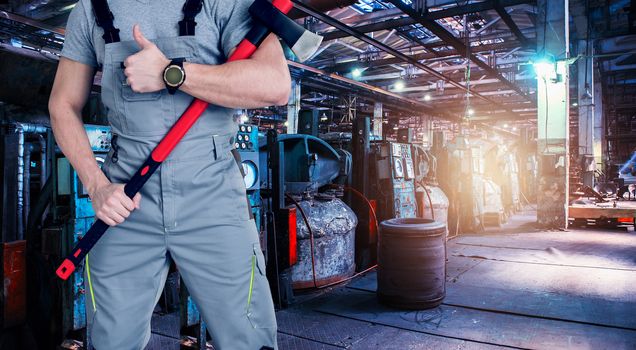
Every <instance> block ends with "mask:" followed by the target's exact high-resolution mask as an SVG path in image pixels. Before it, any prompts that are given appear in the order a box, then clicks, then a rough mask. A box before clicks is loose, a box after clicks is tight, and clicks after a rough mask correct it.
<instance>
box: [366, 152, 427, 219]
mask: <svg viewBox="0 0 636 350" xmlns="http://www.w3.org/2000/svg"><path fill="white" fill-rule="evenodd" d="M372 153H373V157H372V159H374V160H373V161H372V162H374V163H375V164H376V166H377V170H376V174H377V180H378V181H377V183H376V191H375V196H374V198H377V199H378V212H377V214H378V219H379V220H386V219H390V218H414V217H417V201H416V199H415V166H414V164H413V156H412V154H411V145H409V144H404V143H395V142H380V143H374V144H373V146H372Z"/></svg>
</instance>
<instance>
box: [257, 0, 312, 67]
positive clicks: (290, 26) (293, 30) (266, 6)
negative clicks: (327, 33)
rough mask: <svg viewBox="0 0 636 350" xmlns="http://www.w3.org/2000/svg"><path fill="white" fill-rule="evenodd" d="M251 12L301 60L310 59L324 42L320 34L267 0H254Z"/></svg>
mask: <svg viewBox="0 0 636 350" xmlns="http://www.w3.org/2000/svg"><path fill="white" fill-rule="evenodd" d="M250 14H251V15H252V17H253V18H254V20H256V21H257V22H260V24H261V25H263V26H265V27H267V28H268V29H269V30H271V31H272V33H274V34H276V35H278V37H280V38H281V39H283V41H284V42H285V44H287V46H289V47H290V48H291V50H292V52H294V54H295V55H296V57H298V60H300V61H301V62H303V61H305V60H307V59H309V57H311V56H312V55H313V54H314V52H316V50H318V47H320V44H321V43H322V37H321V36H320V35H317V34H314V33H312V32H310V31H308V30H306V29H305V28H303V26H301V25H300V24H298V23H296V22H294V21H293V20H292V19H290V18H289V17H287V16H286V15H285V14H284V13H282V12H281V11H280V10H279V9H278V8H276V7H274V5H272V4H271V3H270V2H269V1H267V0H256V1H254V3H253V4H252V6H250Z"/></svg>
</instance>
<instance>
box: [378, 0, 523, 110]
mask: <svg viewBox="0 0 636 350" xmlns="http://www.w3.org/2000/svg"><path fill="white" fill-rule="evenodd" d="M386 1H387V2H390V3H391V4H393V5H394V6H395V7H397V8H399V9H400V10H402V11H403V12H404V13H406V14H407V15H409V17H411V18H413V19H415V20H417V22H418V23H420V24H421V25H423V26H424V27H425V28H427V29H428V30H430V31H431V32H432V33H433V34H435V35H436V36H437V37H439V38H440V39H442V40H443V41H444V42H446V43H448V44H449V45H451V46H452V47H453V48H455V50H457V51H458V52H459V53H460V54H461V55H462V56H464V57H468V58H469V59H470V60H471V61H473V62H475V63H476V64H477V65H478V66H479V67H480V68H481V69H483V70H484V71H485V72H486V73H487V74H488V75H490V76H492V77H493V78H497V79H499V80H500V81H501V82H502V83H504V84H505V85H506V86H507V87H508V88H510V89H512V90H515V91H516V92H517V93H518V94H519V95H520V96H523V97H524V98H525V99H527V100H530V98H529V97H528V96H527V95H526V93H525V92H523V91H522V90H521V89H520V88H519V86H517V84H514V83H512V82H510V81H508V80H507V79H506V78H504V77H503V76H502V75H501V74H500V73H499V71H497V69H495V68H493V67H491V66H490V65H488V63H486V62H484V61H482V60H480V59H479V58H478V57H477V56H475V55H474V54H473V53H470V52H469V51H468V48H467V47H466V46H465V45H464V43H462V41H461V40H459V39H458V38H456V37H455V36H454V35H453V34H452V33H451V32H449V31H448V30H446V28H444V27H443V26H442V25H440V24H439V23H437V22H435V21H434V20H430V19H427V18H426V17H423V16H422V15H420V14H419V13H418V12H417V11H415V10H414V9H413V8H412V7H410V6H408V5H406V4H405V3H403V2H402V0H386Z"/></svg>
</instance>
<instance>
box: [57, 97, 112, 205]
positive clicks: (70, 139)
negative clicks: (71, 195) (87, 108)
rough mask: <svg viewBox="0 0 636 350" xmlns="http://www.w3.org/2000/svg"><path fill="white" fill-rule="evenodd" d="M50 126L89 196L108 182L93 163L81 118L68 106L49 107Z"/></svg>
mask: <svg viewBox="0 0 636 350" xmlns="http://www.w3.org/2000/svg"><path fill="white" fill-rule="evenodd" d="M50 113H51V126H52V127H53V133H54V134H55V140H56V142H57V144H58V145H59V147H60V149H61V150H62V152H63V153H64V155H65V156H66V158H68V160H69V162H70V163H71V165H72V166H73V168H74V169H75V171H76V172H77V174H78V176H79V178H80V180H81V181H82V184H84V186H85V187H86V189H87V190H88V192H89V194H90V193H93V191H94V190H95V189H96V188H97V187H99V186H102V185H104V184H108V183H109V181H108V179H107V178H106V176H105V175H104V173H102V171H101V169H100V168H99V166H98V165H97V162H96V161H95V156H94V154H93V151H92V150H91V146H90V143H89V141H88V136H87V135H86V131H85V129H84V125H83V124H82V119H81V116H80V115H79V113H78V112H75V111H73V109H72V108H71V107H70V106H64V105H56V104H55V103H53V104H52V105H51V107H50Z"/></svg>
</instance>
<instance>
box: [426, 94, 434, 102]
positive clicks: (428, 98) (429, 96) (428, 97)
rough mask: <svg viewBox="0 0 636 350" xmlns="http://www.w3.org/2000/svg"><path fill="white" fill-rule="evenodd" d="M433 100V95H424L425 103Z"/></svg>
mask: <svg viewBox="0 0 636 350" xmlns="http://www.w3.org/2000/svg"><path fill="white" fill-rule="evenodd" d="M432 99H433V97H431V94H426V95H424V101H426V102H428V101H430V100H432Z"/></svg>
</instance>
